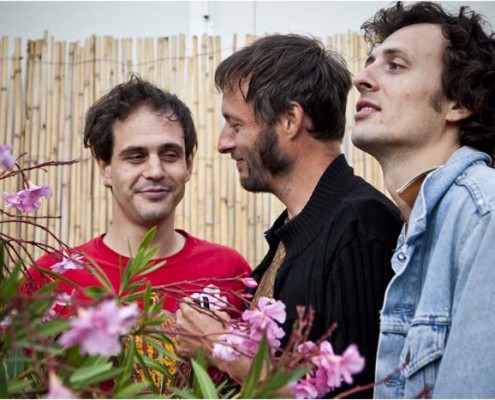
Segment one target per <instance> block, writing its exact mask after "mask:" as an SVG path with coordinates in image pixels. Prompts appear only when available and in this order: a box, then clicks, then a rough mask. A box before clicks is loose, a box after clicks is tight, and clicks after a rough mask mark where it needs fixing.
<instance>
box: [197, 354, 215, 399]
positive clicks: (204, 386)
mask: <svg viewBox="0 0 495 400" xmlns="http://www.w3.org/2000/svg"><path fill="white" fill-rule="evenodd" d="M191 365H192V369H193V371H194V377H195V379H196V381H197V383H198V387H199V389H200V391H201V394H202V396H203V398H204V399H218V393H217V390H216V389H215V385H214V384H213V381H212V380H211V378H210V376H209V375H208V372H206V370H205V369H204V368H203V367H202V366H201V365H200V364H199V363H198V362H196V361H195V360H191Z"/></svg>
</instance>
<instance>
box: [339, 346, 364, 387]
mask: <svg viewBox="0 0 495 400" xmlns="http://www.w3.org/2000/svg"><path fill="white" fill-rule="evenodd" d="M365 363H366V362H365V360H364V358H363V357H361V355H360V354H359V351H358V348H357V346H356V345H355V344H351V345H350V346H349V347H347V349H346V350H345V351H344V354H342V358H341V360H340V373H341V374H342V378H343V379H344V381H345V382H346V383H347V384H349V385H350V384H352V382H353V381H352V375H355V374H358V373H360V372H361V371H362V370H363V368H364V365H365Z"/></svg>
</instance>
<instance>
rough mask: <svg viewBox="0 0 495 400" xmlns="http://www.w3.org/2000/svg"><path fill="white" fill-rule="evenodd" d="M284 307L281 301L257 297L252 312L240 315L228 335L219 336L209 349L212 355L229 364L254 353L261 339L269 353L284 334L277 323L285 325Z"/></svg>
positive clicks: (278, 345)
mask: <svg viewBox="0 0 495 400" xmlns="http://www.w3.org/2000/svg"><path fill="white" fill-rule="evenodd" d="M285 317H286V313H285V304H284V303H282V302H281V301H277V300H273V299H269V298H268V297H263V296H262V297H260V299H259V301H258V305H257V308H256V309H253V310H246V311H244V312H243V313H242V317H241V319H242V321H243V322H242V323H240V324H239V325H237V326H234V325H231V326H230V329H229V333H227V334H224V335H221V336H220V337H219V341H218V342H217V343H215V345H214V346H213V356H214V357H216V358H218V359H221V360H225V361H233V360H236V359H238V358H239V357H240V356H241V354H247V355H252V356H253V357H254V354H256V351H257V350H258V347H259V343H260V341H261V339H262V338H263V336H265V337H266V339H267V342H268V345H269V346H270V348H271V349H272V351H273V350H275V349H277V348H279V347H280V339H281V338H283V337H284V335H285V332H284V330H283V329H282V328H281V327H280V326H279V324H278V323H284V322H285Z"/></svg>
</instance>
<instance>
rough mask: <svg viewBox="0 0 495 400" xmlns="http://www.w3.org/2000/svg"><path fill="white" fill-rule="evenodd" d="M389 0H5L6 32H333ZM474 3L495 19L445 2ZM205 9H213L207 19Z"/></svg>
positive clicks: (493, 10)
mask: <svg viewBox="0 0 495 400" xmlns="http://www.w3.org/2000/svg"><path fill="white" fill-rule="evenodd" d="M389 4H391V3H390V2H386V1H152V2H150V1H140V2H138V1H106V2H103V1H102V2H98V1H92V2H85V1H84V2H83V1H70V2H68V1H35V2H32V1H17V2H15V1H14V2H4V1H0V36H3V35H7V36H10V37H22V38H24V39H36V38H40V37H42V36H43V34H44V30H45V29H46V30H48V31H49V33H50V34H51V35H54V37H55V39H57V40H66V41H76V40H84V39H85V38H87V37H89V36H90V35H92V34H96V35H111V36H114V37H144V36H167V35H174V34H178V33H185V34H186V35H187V34H193V33H194V34H201V33H204V32H207V33H210V34H213V33H214V34H220V35H223V36H225V38H226V39H230V37H231V36H232V34H233V33H234V32H236V33H238V34H239V39H242V38H243V37H244V35H245V34H248V33H249V34H258V35H260V34H265V33H274V32H279V33H289V32H292V33H307V34H312V35H315V36H327V35H332V34H334V33H341V32H345V31H346V30H348V29H350V30H353V31H358V30H359V26H360V25H361V23H362V22H363V21H365V20H366V19H367V18H369V17H370V16H371V15H372V14H373V13H374V12H375V11H377V10H378V9H379V8H381V7H383V6H387V5H389ZM462 4H467V5H470V6H471V7H472V8H473V9H475V10H476V11H479V12H481V13H483V14H485V15H486V17H487V18H488V20H489V21H491V22H492V24H493V25H495V2H492V1H486V2H480V1H477V2H469V1H467V2H445V5H446V6H447V7H454V8H458V6H460V5H462ZM204 15H208V16H209V18H208V20H206V19H205V18H204Z"/></svg>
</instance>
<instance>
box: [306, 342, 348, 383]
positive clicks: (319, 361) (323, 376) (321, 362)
mask: <svg viewBox="0 0 495 400" xmlns="http://www.w3.org/2000/svg"><path fill="white" fill-rule="evenodd" d="M312 361H313V364H315V365H316V368H317V369H316V373H315V379H316V381H317V386H318V387H319V388H322V389H321V390H325V389H326V391H328V389H333V388H336V387H339V386H340V385H341V382H342V378H341V376H340V369H339V364H340V357H339V356H338V355H336V354H335V353H334V352H333V348H332V345H331V344H330V343H329V342H328V341H326V340H325V341H323V342H322V343H321V344H320V354H318V355H317V356H315V357H313V358H312Z"/></svg>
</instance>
